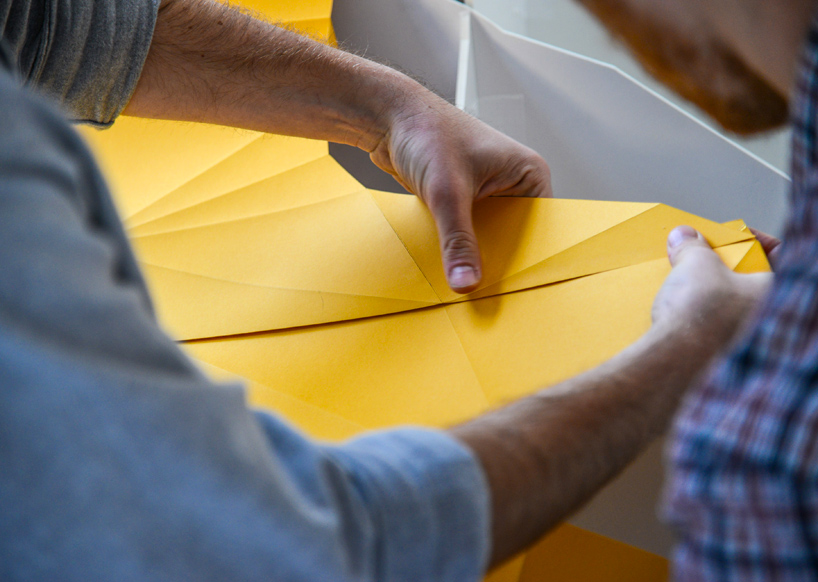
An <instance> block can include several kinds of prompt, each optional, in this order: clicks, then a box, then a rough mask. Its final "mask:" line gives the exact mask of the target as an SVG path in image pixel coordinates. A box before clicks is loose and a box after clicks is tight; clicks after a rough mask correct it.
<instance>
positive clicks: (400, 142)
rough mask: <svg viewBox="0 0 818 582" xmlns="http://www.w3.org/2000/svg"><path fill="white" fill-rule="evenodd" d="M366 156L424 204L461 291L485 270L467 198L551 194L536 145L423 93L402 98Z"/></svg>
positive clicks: (446, 265)
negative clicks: (496, 128)
mask: <svg viewBox="0 0 818 582" xmlns="http://www.w3.org/2000/svg"><path fill="white" fill-rule="evenodd" d="M371 157H372V161H373V162H375V164H377V165H378V167H380V168H381V169H383V170H385V171H386V172H389V173H390V174H392V175H393V176H394V177H395V179H396V180H397V181H398V182H400V183H401V184H402V185H403V186H404V187H405V188H406V189H407V190H409V191H410V192H412V193H414V194H416V195H417V196H419V197H420V198H421V199H422V200H423V201H424V202H425V203H426V205H427V206H428V207H429V210H430V211H431V212H432V215H433V216H434V219H435V222H436V224H437V229H438V238H439V240H440V249H441V252H442V254H443V268H444V270H445V273H446V278H447V279H448V281H449V285H450V286H451V288H452V289H454V290H455V291H458V292H460V293H467V292H469V291H471V290H473V289H474V288H475V287H476V286H477V284H478V283H479V281H480V279H481V276H482V275H481V262H480V251H479V249H478V243H477V239H476V237H475V234H474V228H473V226H472V204H473V203H474V202H475V201H476V200H480V199H482V198H485V197H487V196H531V197H550V196H551V174H550V170H549V168H548V165H547V164H546V163H545V160H543V159H542V158H541V157H540V156H539V155H537V153H536V152H534V151H533V150H531V149H529V148H527V147H525V146H523V145H521V144H519V143H517V142H516V141H514V140H513V139H511V138H509V137H507V136H505V135H503V134H501V133H500V132H498V131H496V130H494V129H492V128H490V127H489V126H487V125H486V124H484V123H483V122H481V121H479V120H477V119H475V118H473V117H471V116H469V115H467V114H465V113H463V112H462V111H460V110H458V109H456V108H455V107H453V106H451V105H449V104H448V103H446V102H445V101H443V100H442V99H439V98H437V97H435V96H434V95H432V94H430V93H428V92H426V93H425V94H424V92H418V94H417V96H416V97H415V98H414V99H411V100H409V99H402V100H401V101H400V105H399V106H398V107H396V109H395V111H394V114H393V117H392V120H391V123H390V128H389V130H388V132H387V133H386V134H385V135H384V137H383V139H381V140H380V141H379V142H378V144H377V146H376V147H375V149H374V150H373V151H372V152H371Z"/></svg>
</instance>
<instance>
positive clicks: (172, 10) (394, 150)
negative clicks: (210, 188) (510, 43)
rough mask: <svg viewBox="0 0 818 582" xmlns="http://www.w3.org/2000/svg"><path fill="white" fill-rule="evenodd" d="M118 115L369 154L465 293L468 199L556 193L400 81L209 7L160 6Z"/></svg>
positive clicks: (543, 174)
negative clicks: (423, 213) (430, 231)
mask: <svg viewBox="0 0 818 582" xmlns="http://www.w3.org/2000/svg"><path fill="white" fill-rule="evenodd" d="M125 113H126V114H127V115H135V116H139V117H153V118H160V119H175V120H185V121H200V122H207V123H216V124H221V125H230V126H234V127H242V128H246V129H253V130H258V131H264V132H270V133H278V134H284V135H292V136H297V137H306V138H313V139H321V140H327V141H334V142H339V143H346V144H350V145H355V146H357V147H359V148H361V149H364V150H366V151H367V152H370V154H371V157H372V160H373V161H374V162H375V163H376V164H377V165H378V166H379V167H381V168H382V169H383V170H385V171H387V172H389V173H391V174H392V175H393V176H395V178H396V179H397V180H398V181H399V182H400V183H401V184H403V185H404V186H405V187H406V188H407V189H408V190H409V191H410V192H412V193H414V194H416V195H417V196H419V197H420V198H421V199H422V200H424V202H426V204H427V206H428V207H429V209H430V210H431V212H432V215H433V216H434V218H435V222H436V223H437V227H438V233H439V238H440V245H441V249H442V252H443V263H444V269H445V271H446V274H447V277H448V279H449V283H450V285H451V287H452V288H453V289H454V290H455V291H460V292H468V291H470V290H472V289H474V288H475V287H476V286H477V283H478V282H479V280H480V277H481V264H480V253H479V250H478V246H477V240H476V238H475V235H474V229H473V226H472V218H471V212H472V204H473V203H474V201H475V200H478V199H480V198H483V197H485V196H550V195H551V182H550V171H549V168H548V165H547V164H546V162H545V161H544V160H543V159H542V158H541V157H540V156H539V155H537V154H536V153H535V152H534V151H532V150H531V149H529V148H527V147H525V146H523V145H521V144H519V143H517V142H516V141H514V140H512V139H511V138H508V137H506V136H504V135H502V134H501V133H499V132H497V131H495V130H494V129H492V128H490V127H489V126H487V125H486V124H484V123H482V122H480V121H478V120H477V119H475V118H473V117H471V116H469V115H467V114H466V113H464V112H462V111H460V110H458V109H456V108H455V107H453V106H452V105H450V104H449V103H447V102H446V101H444V100H443V99H441V98H439V97H438V96H436V95H434V94H433V93H432V92H431V91H428V90H427V89H425V88H424V87H422V86H421V85H420V84H419V83H417V82H415V81H413V80H412V79H410V78H408V77H407V76H405V75H403V74H401V73H399V72H397V71H395V70H393V69H390V68H389V67H386V66H383V65H380V64H377V63H374V62H371V61H368V60H366V59H363V58H360V57H357V56H355V55H351V54H348V53H345V52H343V51H340V50H337V49H334V48H332V47H329V46H326V45H323V44H321V43H318V42H316V41H313V40H311V39H308V38H305V37H302V36H299V35H297V34H295V33H292V32H290V31H287V30H284V29H282V28H278V27H276V26H273V25H272V24H269V23H266V22H262V21H260V20H256V19H254V18H252V17H251V16H249V15H247V14H244V13H242V12H239V11H238V10H235V9H232V8H229V7H227V6H225V5H222V4H219V3H217V2H213V1H211V0H165V2H164V3H163V4H162V6H161V7H160V11H159V17H158V20H157V24H156V29H155V31H154V37H153V41H152V43H151V48H150V51H149V53H148V58H147V60H146V62H145V66H144V68H143V71H142V75H141V77H140V80H139V83H138V85H137V87H136V91H135V92H134V95H133V97H132V99H131V101H130V103H129V105H128V107H127V109H126V110H125Z"/></svg>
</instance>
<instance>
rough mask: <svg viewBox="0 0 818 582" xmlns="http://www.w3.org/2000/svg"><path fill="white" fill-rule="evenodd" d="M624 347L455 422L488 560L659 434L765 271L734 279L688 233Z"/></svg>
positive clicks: (502, 556)
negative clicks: (488, 540)
mask: <svg viewBox="0 0 818 582" xmlns="http://www.w3.org/2000/svg"><path fill="white" fill-rule="evenodd" d="M668 240H669V243H668V254H669V257H670V260H671V263H672V264H673V265H674V268H673V271H672V272H671V275H670V276H669V277H668V279H667V281H666V283H665V284H664V286H663V287H662V289H661V290H660V292H659V294H658V296H657V298H656V301H655V303H654V308H653V317H654V325H653V327H652V328H651V330H650V331H649V332H648V333H647V334H645V335H644V336H643V337H642V338H641V339H640V340H639V341H637V342H636V343H635V344H634V345H632V346H630V347H629V348H627V349H626V350H624V351H623V352H622V353H620V354H619V355H617V356H616V357H614V358H613V359H611V360H610V361H608V362H606V363H605V364H602V365H601V366H599V367H597V368H595V369H593V370H590V371H589V372H586V373H585V374H582V375H580V376H577V377H575V378H572V379H570V380H567V381H565V382H562V383H560V384H558V385H556V386H554V387H552V388H548V389H547V390H543V391H541V392H539V393H537V394H535V395H534V396H531V397H528V398H525V399H522V400H519V401H517V402H515V403H513V404H511V405H510V406H507V407H505V408H502V409H499V410H497V411H494V412H491V413H489V414H486V415H484V416H483V417H481V418H478V419H475V420H473V421H471V422H468V423H466V424H463V425H461V426H458V427H455V428H453V429H452V430H451V434H452V435H453V436H454V437H455V438H458V439H460V440H461V441H462V442H464V443H465V444H466V445H467V446H469V447H470V448H471V449H472V450H473V451H474V452H475V454H476V455H477V457H478V458H479V459H480V462H481V464H482V466H483V468H484V470H485V473H486V477H487V479H488V482H489V488H490V491H491V493H492V516H493V518H492V540H493V548H492V558H491V564H492V565H498V564H500V563H502V562H503V561H504V560H506V559H508V558H510V557H511V556H513V555H514V554H516V553H518V552H520V551H522V550H523V549H525V548H526V547H527V546H528V545H530V544H532V543H534V542H535V541H536V540H537V539H538V538H539V537H540V536H542V535H543V534H545V533H546V532H547V531H548V530H549V529H550V528H552V527H554V526H555V525H557V524H558V523H559V522H561V521H562V520H564V519H565V518H567V517H568V516H569V515H570V514H571V513H572V512H573V511H575V510H576V509H578V508H579V507H580V506H581V505H582V504H583V503H584V502H585V501H587V500H588V499H589V498H590V497H591V496H592V495H593V494H594V493H595V492H596V491H597V490H598V489H599V488H600V487H602V486H603V485H604V484H605V483H607V482H608V481H609V480H610V479H611V478H613V477H614V476H615V475H616V474H617V473H618V472H619V471H621V470H622V469H623V468H624V467H625V466H626V465H627V464H628V463H629V462H630V461H632V460H633V459H634V458H635V457H636V455H637V454H638V453H639V452H640V451H641V450H643V449H644V448H645V447H646V446H647V445H648V444H649V443H650V442H651V441H652V440H653V439H654V438H655V437H657V436H658V435H659V434H661V433H662V432H663V431H664V430H665V428H666V427H667V424H668V423H669V421H670V418H671V416H672V414H673V413H674V411H675V410H676V408H677V406H678V404H679V402H680V400H681V397H682V396H683V394H684V393H685V391H686V389H687V388H688V387H689V386H690V385H691V384H692V383H693V382H694V381H695V380H696V378H697V377H698V376H699V374H700V373H701V372H702V371H703V370H704V369H705V367H706V366H707V364H708V363H709V362H710V361H711V359H712V358H713V357H714V356H715V355H716V354H718V353H719V351H720V350H721V349H722V348H723V347H724V346H725V345H726V344H727V343H728V342H729V341H730V339H731V338H732V337H733V335H734V334H735V333H736V330H737V329H739V327H740V325H741V324H742V322H743V321H744V320H745V318H746V317H747V315H748V314H749V313H750V312H751V311H752V310H753V308H754V306H755V305H756V303H757V302H758V300H759V299H760V298H761V297H762V296H763V294H764V293H765V292H766V289H767V286H768V285H769V282H770V280H771V276H770V274H762V275H761V276H756V275H736V274H735V273H732V272H731V271H730V270H729V269H727V267H725V266H724V264H723V263H722V262H721V260H720V259H719V258H718V256H717V255H716V254H715V253H714V252H713V251H712V249H710V247H709V246H708V245H707V243H706V242H705V241H704V240H703V239H702V238H701V237H700V236H699V235H698V233H696V232H695V231H694V230H692V229H690V228H689V227H682V228H680V229H676V230H674V231H673V232H672V233H671V236H670V237H669V239H668Z"/></svg>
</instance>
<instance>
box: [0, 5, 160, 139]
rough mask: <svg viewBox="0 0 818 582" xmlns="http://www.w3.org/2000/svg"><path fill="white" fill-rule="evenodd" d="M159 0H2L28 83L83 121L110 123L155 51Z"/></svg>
mask: <svg viewBox="0 0 818 582" xmlns="http://www.w3.org/2000/svg"><path fill="white" fill-rule="evenodd" d="M158 5H159V0H0V32H2V39H3V40H4V41H5V44H6V47H7V48H8V49H9V51H10V52H11V56H12V58H13V60H14V61H15V65H16V68H17V72H18V74H19V75H20V76H21V77H22V79H23V81H24V82H25V83H26V85H29V86H31V87H32V88H33V89H35V90H36V91H37V92H39V93H41V94H43V95H45V96H47V97H49V98H51V99H53V100H55V101H57V102H58V103H60V104H61V105H62V108H63V110H64V111H65V112H66V114H67V115H68V116H69V117H70V118H72V119H74V120H76V121H86V122H90V123H94V124H97V125H108V124H110V123H112V122H113V120H114V119H115V118H116V116H117V115H119V113H120V112H121V111H122V109H124V107H125V105H126V104H127V103H128V100H129V99H130V97H131V94H132V93H133V90H134V88H135V86H136V82H137V80H138V79H139V74H140V72H141V70H142V65H143V64H144V62H145V57H146V56H147V54H148V47H149V46H150V42H151V37H152V35H153V27H154V24H155V22H156V14H157V10H158Z"/></svg>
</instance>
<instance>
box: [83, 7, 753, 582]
mask: <svg viewBox="0 0 818 582" xmlns="http://www.w3.org/2000/svg"><path fill="white" fill-rule="evenodd" d="M290 4H292V3H289V4H288V3H285V2H283V1H282V2H278V3H276V2H270V0H259V1H258V2H257V3H256V4H255V5H252V6H251V7H252V8H254V9H257V10H262V11H264V12H266V14H267V15H268V16H270V17H271V18H274V19H275V20H277V21H278V20H283V21H287V22H290V23H291V24H292V25H293V26H294V27H296V28H299V29H301V30H306V31H308V32H310V33H313V34H317V35H321V36H322V37H324V38H328V39H330V40H331V39H332V38H333V32H332V27H331V25H330V23H329V10H330V8H331V6H330V2H329V0H320V1H317V0H311V1H310V2H302V3H297V6H291V5H290ZM450 8H451V10H461V9H462V8H461V7H459V6H457V7H450ZM450 8H446V10H449V9H450ZM447 26H448V25H447ZM85 135H86V136H87V138H88V140H89V141H90V142H91V145H92V147H93V148H94V149H95V151H96V152H97V154H98V156H99V158H100V160H101V163H102V165H103V168H104V170H105V171H106V174H107V175H108V177H109V180H110V181H111V183H112V185H113V190H114V192H115V198H116V201H117V204H118V207H119V209H120V212H121V215H122V217H123V220H124V221H125V224H126V227H127V228H128V231H129V233H130V235H131V237H132V240H133V244H134V246H135V248H136V250H137V254H138V258H139V260H140V262H141V264H142V267H143V269H144V272H145V274H146V277H147V279H148V282H149V285H150V287H151V290H152V291H153V295H154V299H155V302H156V306H157V311H158V314H159V317H160V320H161V322H162V323H163V325H165V326H166V327H167V329H168V330H169V332H170V333H171V334H172V335H174V336H175V337H176V338H178V339H180V340H183V341H184V343H183V345H184V347H185V349H186V350H187V351H188V352H189V353H190V354H191V355H192V356H194V357H195V358H197V359H198V360H199V361H201V362H202V363H203V365H204V366H205V367H206V368H207V369H208V370H210V371H211V372H212V373H213V374H214V375H216V376H218V377H221V376H224V375H238V376H241V377H244V378H246V379H247V380H248V381H249V395H250V399H251V401H252V403H253V404H255V405H257V406H262V407H266V408H269V409H271V410H273V411H275V412H276V413H278V414H282V415H284V416H286V417H287V418H288V419H290V420H291V421H292V422H293V423H295V424H296V425H298V426H299V427H301V428H302V429H304V430H306V431H308V432H309V433H310V434H312V435H314V436H316V437H318V438H324V439H330V440H338V439H343V438H346V437H349V436H351V435H353V434H356V433H358V432H360V431H363V430H367V429H373V428H382V427H388V426H394V425H396V424H404V423H412V424H422V425H426V426H436V427H445V426H448V425H451V424H453V423H456V422H460V421H462V420H465V419H467V418H469V417H471V416H474V415H476V414H479V413H481V412H484V411H486V410H487V409H489V408H491V407H495V406H498V405H501V404H502V403H504V402H507V401H509V400H512V399H515V398H518V397H520V396H523V395H525V394H528V393H531V392H533V391H535V390H537V389H539V388H542V387H547V386H548V385H551V384H553V383H555V382H558V381H560V380H562V379H565V378H567V377H570V376H573V375H575V374H577V373H580V372H582V371H584V370H587V369H588V368H590V367H593V366H594V365H596V364H598V363H600V362H602V361H604V360H606V359H608V358H609V357H611V356H613V355H614V354H615V353H617V352H618V351H620V350H621V349H622V348H624V347H625V346H627V345H628V344H630V343H631V342H633V341H634V340H635V339H637V338H638V337H639V335H641V334H642V333H644V331H645V330H647V329H648V327H649V326H650V307H651V303H652V299H653V296H654V295H655V293H656V291H657V290H658V288H659V287H660V285H661V283H662V281H663V280H664V278H665V276H666V275H667V273H668V272H669V269H670V267H669V265H668V262H667V259H666V257H665V239H666V237H667V233H668V232H669V231H670V230H671V229H672V228H673V227H675V226H677V225H679V224H689V225H691V226H694V227H695V228H697V229H699V230H700V231H701V232H702V233H704V235H705V236H706V237H707V239H708V241H710V243H711V244H712V245H713V246H714V247H716V249H717V252H718V253H719V254H720V256H721V257H722V258H723V260H724V261H725V263H726V264H727V265H728V266H730V267H731V268H734V269H736V270H737V271H746V272H749V271H755V270H763V269H766V268H768V267H767V263H766V259H765V257H764V253H763V252H762V250H761V248H760V246H759V244H758V243H757V241H755V240H754V238H753V237H752V235H751V234H750V233H749V232H748V231H747V229H746V227H745V226H744V225H743V223H741V222H734V223H729V224H718V223H715V222H711V221H709V220H705V219H702V218H699V217H697V216H694V215H692V214H688V213H686V212H682V211H680V210H676V209H674V208H671V207H669V206H665V205H662V204H654V203H625V202H605V201H587V200H560V199H555V200H536V199H509V198H502V199H499V198H498V199H489V200H484V201H482V202H480V203H479V204H478V205H477V206H476V208H475V226H476V229H477V234H478V238H479V241H480V244H481V249H482V252H483V260H484V279H483V282H482V285H481V287H480V288H479V289H477V290H476V291H475V292H473V293H471V294H469V295H467V296H460V295H457V294H455V293H453V292H452V291H451V290H450V289H449V288H448V286H447V284H446V281H445V277H444V274H443V271H442V266H441V262H440V256H439V250H438V243H437V238H436V234H435V230H434V224H433V222H432V219H431V217H430V215H429V213H428V211H427V210H426V209H425V207H424V206H423V205H422V203H421V202H420V201H419V200H417V199H416V198H414V197H412V196H406V195H399V194H392V193H385V192H377V191H373V190H369V189H366V188H364V187H363V186H362V185H361V184H360V183H359V182H358V181H357V180H356V179H355V178H353V177H352V176H351V175H350V174H349V173H348V172H347V171H346V170H344V169H343V168H342V167H341V166H340V165H339V164H338V163H337V162H336V161H335V160H334V159H333V158H332V157H330V156H329V154H328V149H327V144H326V143H324V142H316V141H310V140H303V139H296V138H289V137H281V136H269V135H261V134H258V133H254V132H249V131H239V130H235V129H228V128H221V127H215V126H209V125H202V124H179V123H172V122H162V121H149V120H136V119H130V118H122V119H120V120H119V121H117V123H116V124H115V126H114V127H113V128H112V129H110V130H108V131H105V132H98V131H85ZM641 194H644V193H641ZM546 574H547V577H548V579H549V580H554V581H556V582H569V581H570V582H577V581H583V580H595V581H606V580H618V579H628V580H633V581H637V582H638V581H642V580H645V581H648V580H651V581H652V580H659V579H662V578H663V577H665V576H666V575H667V562H666V560H665V559H664V558H662V557H659V556H656V555H654V554H652V553H650V552H647V551H644V550H642V549H638V548H635V547H631V546H628V545H626V544H623V543H621V542H618V541H615V540H613V539H610V538H607V537H603V536H600V535H597V534H594V533H591V532H589V531H585V530H583V529H580V528H576V527H573V526H563V527H562V528H560V529H558V530H557V531H556V532H555V533H554V534H552V535H550V536H548V537H547V538H546V539H545V540H544V541H543V542H541V543H540V544H538V545H537V546H536V547H535V548H534V549H532V550H531V551H529V552H527V553H526V554H525V555H524V556H522V557H520V558H518V559H517V560H515V561H513V562H512V563H510V564H509V565H507V566H506V567H505V568H502V569H500V570H498V571H497V572H495V573H493V574H492V575H491V576H490V579H491V580H492V582H500V581H509V582H510V581H534V580H539V579H541V578H542V577H543V576H545V575H546Z"/></svg>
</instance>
